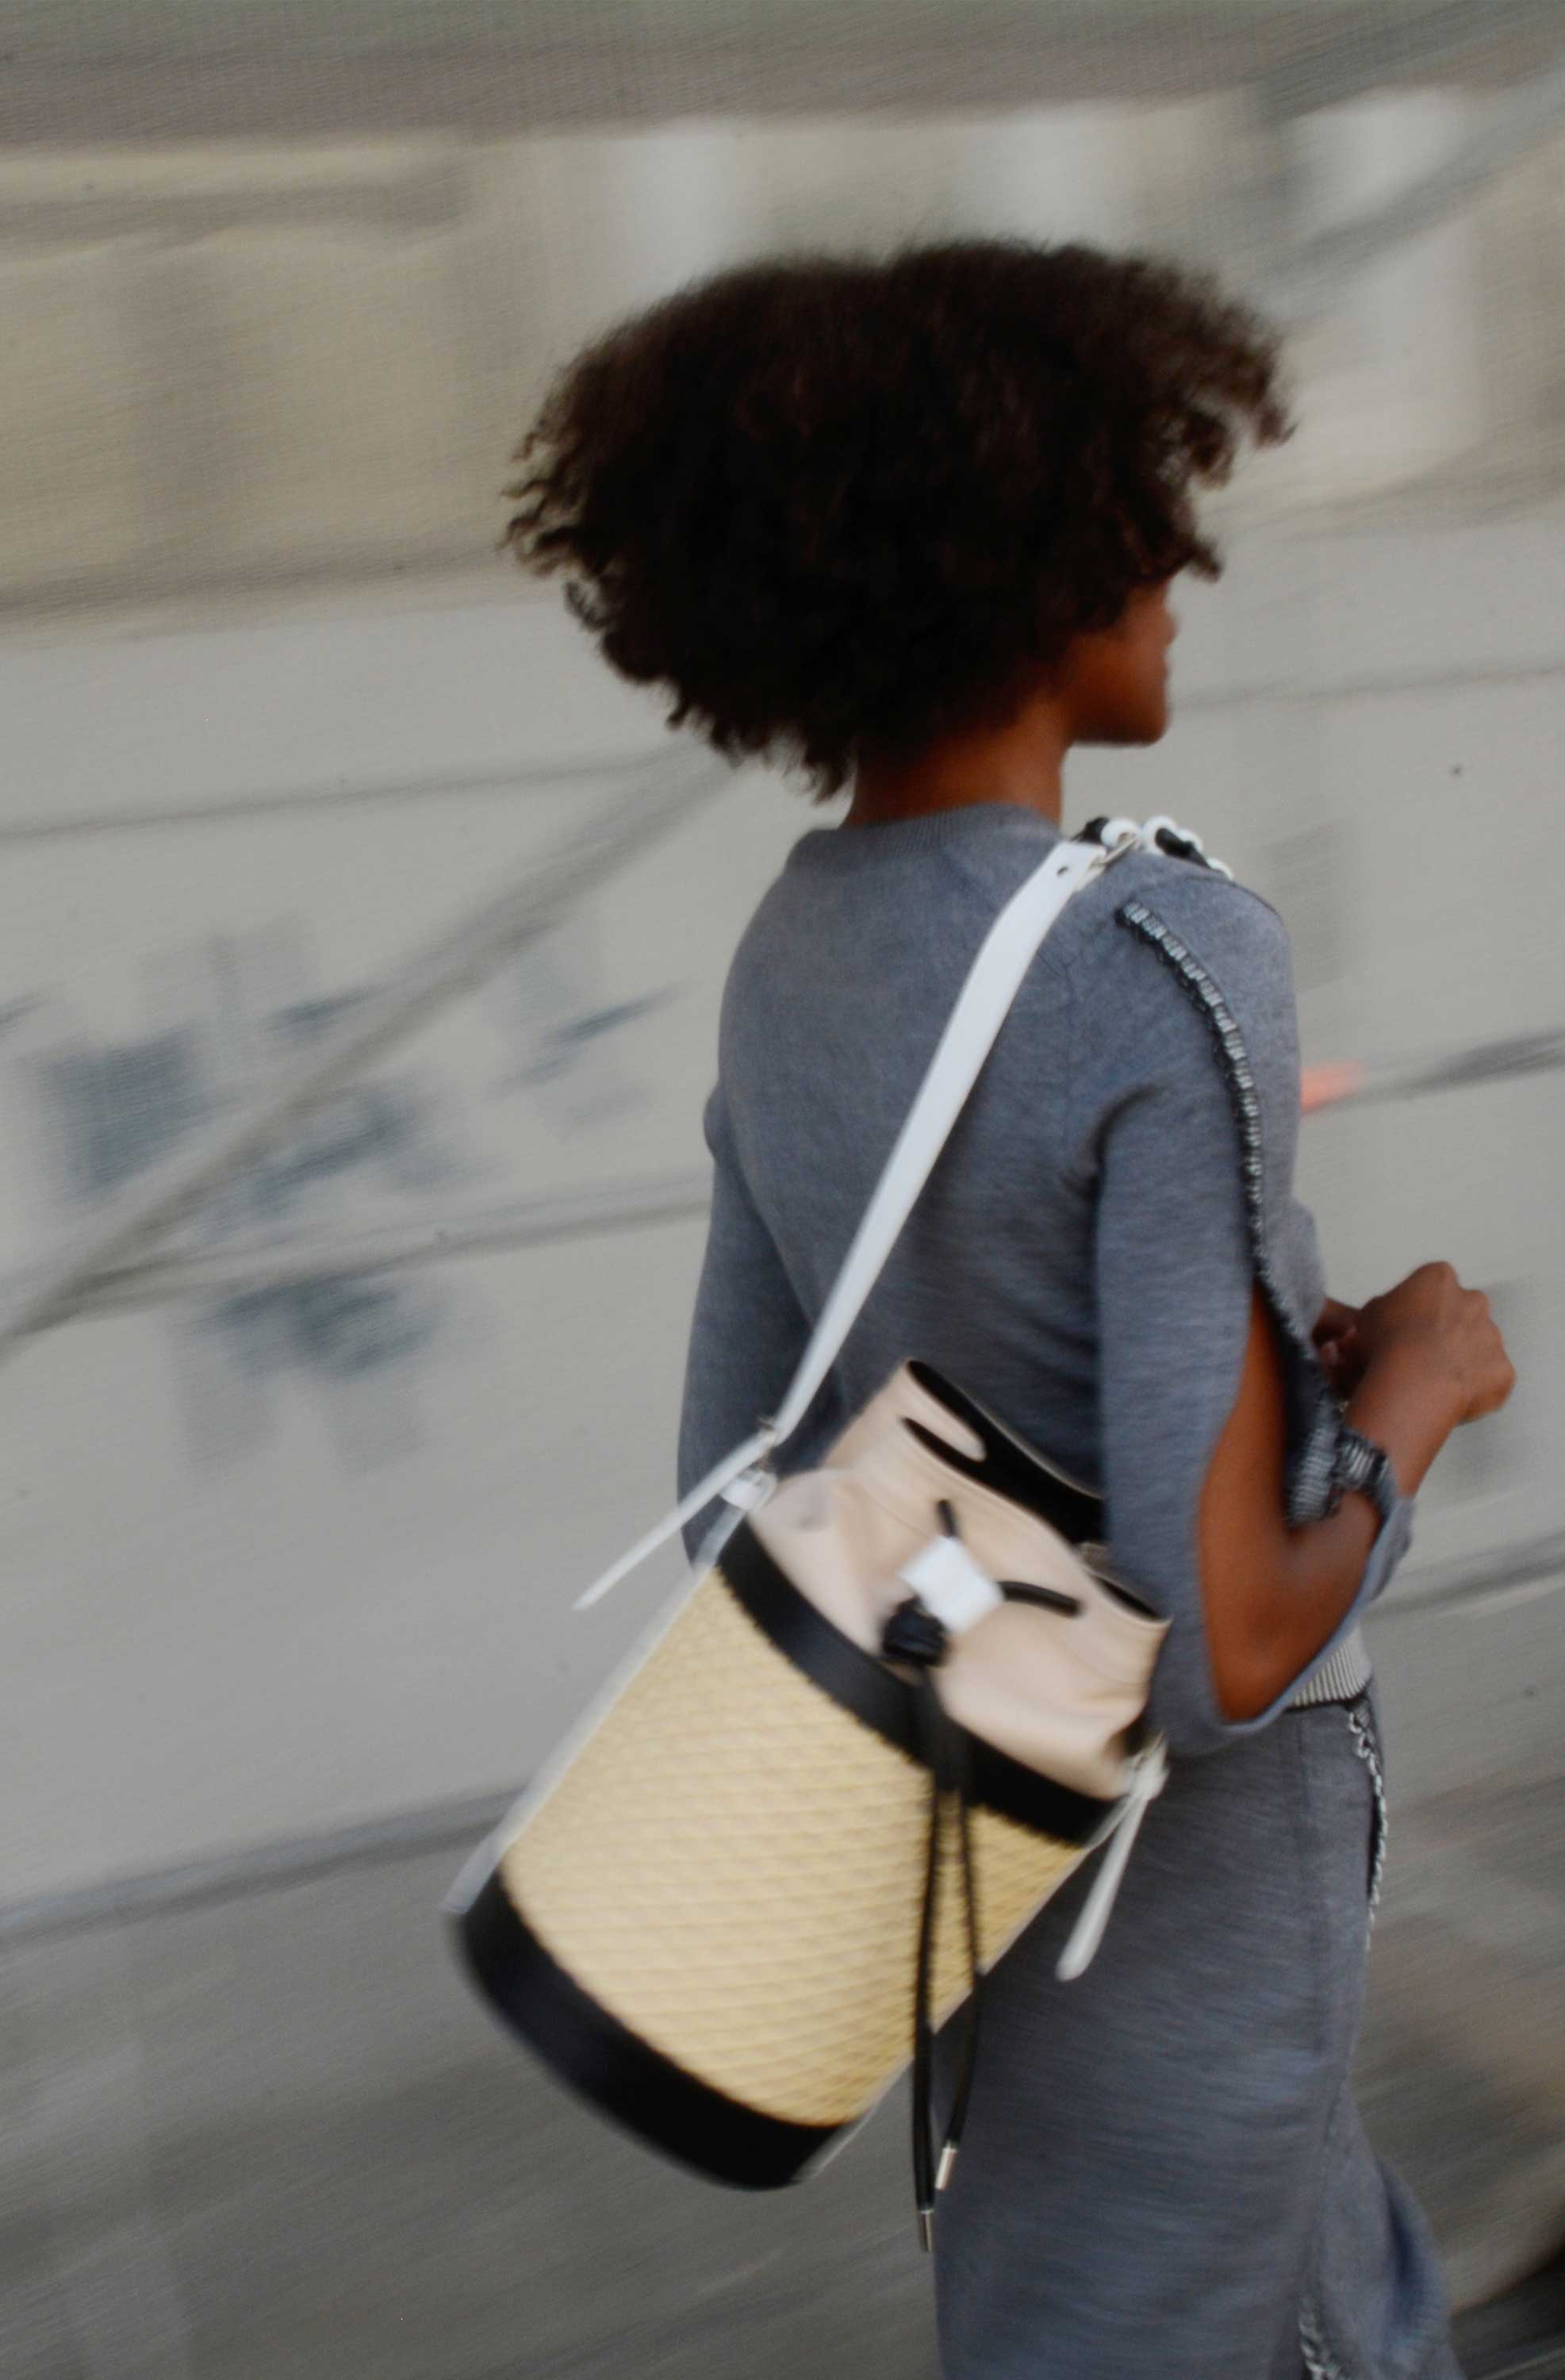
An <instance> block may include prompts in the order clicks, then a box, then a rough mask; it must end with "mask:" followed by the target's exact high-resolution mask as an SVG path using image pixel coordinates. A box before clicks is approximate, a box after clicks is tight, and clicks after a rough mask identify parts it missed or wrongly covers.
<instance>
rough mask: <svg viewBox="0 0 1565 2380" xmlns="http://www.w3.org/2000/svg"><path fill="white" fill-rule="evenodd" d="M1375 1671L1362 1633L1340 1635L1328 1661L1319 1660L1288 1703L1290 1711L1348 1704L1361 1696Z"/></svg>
mask: <svg viewBox="0 0 1565 2380" xmlns="http://www.w3.org/2000/svg"><path fill="white" fill-rule="evenodd" d="M1374 1674H1375V1672H1374V1670H1372V1669H1371V1668H1370V1664H1369V1655H1368V1653H1367V1651H1366V1650H1365V1642H1364V1634H1363V1632H1362V1630H1360V1629H1357V1628H1355V1629H1354V1630H1353V1633H1352V1634H1351V1635H1349V1636H1344V1637H1343V1639H1342V1642H1341V1644H1340V1645H1338V1647H1337V1650H1336V1651H1335V1652H1334V1653H1333V1654H1332V1656H1331V1658H1330V1659H1329V1660H1328V1661H1323V1662H1322V1663H1321V1665H1320V1667H1319V1669H1318V1670H1316V1671H1315V1672H1314V1674H1313V1676H1312V1677H1311V1678H1310V1679H1309V1681H1308V1682H1307V1684H1304V1685H1303V1686H1301V1687H1300V1689H1299V1691H1298V1693H1297V1694H1294V1695H1293V1696H1292V1699H1291V1700H1290V1702H1289V1705H1288V1707H1289V1709H1290V1710H1308V1709H1309V1708H1310V1707H1311V1706H1312V1705H1313V1704H1316V1703H1347V1702H1352V1700H1353V1696H1354V1695H1355V1694H1363V1692H1364V1690H1365V1686H1367V1685H1368V1683H1369V1681H1370V1679H1371V1678H1372V1677H1373V1676H1374Z"/></svg>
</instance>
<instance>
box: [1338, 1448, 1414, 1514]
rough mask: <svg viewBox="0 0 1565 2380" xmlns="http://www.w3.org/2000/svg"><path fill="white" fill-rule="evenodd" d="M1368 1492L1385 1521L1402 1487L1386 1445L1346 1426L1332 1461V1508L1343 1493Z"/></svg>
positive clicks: (1398, 1499)
mask: <svg viewBox="0 0 1565 2380" xmlns="http://www.w3.org/2000/svg"><path fill="white" fill-rule="evenodd" d="M1348 1495H1357V1496H1367V1497H1368V1499H1369V1500H1370V1502H1371V1503H1372V1504H1373V1505H1374V1507H1375V1509H1376V1511H1377V1512H1378V1513H1379V1515H1380V1518H1381V1520H1382V1521H1389V1519H1390V1517H1391V1515H1392V1513H1393V1512H1395V1511H1396V1509H1397V1506H1398V1505H1399V1504H1400V1503H1401V1488H1399V1487H1398V1485H1397V1475H1396V1473H1395V1472H1394V1471H1393V1470H1392V1468H1391V1458H1390V1456H1389V1454H1388V1453H1387V1451H1386V1450H1385V1448H1384V1447H1383V1446H1377V1445H1376V1443H1375V1440H1374V1439H1372V1438H1365V1435H1364V1432H1363V1431H1362V1430H1359V1429H1348V1428H1346V1427H1344V1428H1343V1431H1342V1434H1341V1438H1340V1439H1338V1442H1337V1454H1336V1460H1335V1461H1334V1462H1333V1463H1332V1465H1331V1509H1332V1511H1333V1512H1335V1511H1336V1509H1337V1507H1338V1505H1339V1504H1340V1503H1341V1500H1342V1499H1343V1497H1344V1496H1348Z"/></svg>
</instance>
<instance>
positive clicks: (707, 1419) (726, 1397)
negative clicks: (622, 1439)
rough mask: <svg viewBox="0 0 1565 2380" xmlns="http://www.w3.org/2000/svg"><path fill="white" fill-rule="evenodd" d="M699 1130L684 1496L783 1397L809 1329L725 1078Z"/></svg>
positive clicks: (694, 1529)
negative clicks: (762, 1203) (705, 1209)
mask: <svg viewBox="0 0 1565 2380" xmlns="http://www.w3.org/2000/svg"><path fill="white" fill-rule="evenodd" d="M705 1130H706V1139H707V1147H709V1148H710V1151H711V1155H712V1168H713V1171H712V1205H711V1220H710V1224H709V1225H708V1230H707V1248H706V1256H705V1258H704V1260H703V1262H702V1266H701V1277H700V1282H699V1285H698V1289H697V1292H696V1311H695V1314H694V1317H693V1318H692V1321H691V1326H690V1343H689V1349H688V1352H687V1354H686V1356H685V1397H684V1404H683V1408H682V1411H681V1415H680V1425H679V1487H680V1493H681V1495H684V1494H685V1493H686V1492H687V1491H688V1489H689V1488H691V1487H692V1486H693V1484H694V1483H695V1482H696V1481H697V1480H698V1479H701V1478H704V1477H705V1475H706V1474H707V1473H708V1472H709V1471H710V1470H711V1469H712V1467H713V1465H714V1464H715V1463H720V1462H721V1461H722V1457H723V1456H724V1455H725V1454H727V1453H728V1452H729V1451H731V1450H732V1449H733V1448H734V1447H735V1446H738V1445H739V1444H740V1443H741V1441H742V1440H743V1439H746V1438H748V1436H749V1434H750V1432H751V1431H752V1430H753V1429H754V1428H755V1427H756V1424H757V1422H758V1421H759V1420H760V1418H761V1416H762V1415H763V1414H766V1413H770V1412H772V1411H774V1410H775V1409H776V1407H777V1406H778V1405H779V1404H781V1403H782V1397H783V1393H784V1391H785V1390H786V1389H787V1386H788V1383H789V1381H790V1380H791V1379H792V1378H793V1376H794V1373H795V1370H796V1369H797V1367H798V1363H799V1358H800V1357H801V1356H802V1355H803V1354H804V1351H805V1342H806V1339H807V1335H808V1334H807V1324H806V1320H805V1315H804V1309H803V1307H802V1306H801V1305H800V1304H799V1301H798V1299H797V1297H796V1296H795V1293H794V1291H793V1288H792V1286H791V1284H790V1282H789V1280H788V1277H787V1274H786V1273H785V1272H784V1271H783V1269H782V1258H781V1257H780V1256H779V1255H778V1253H777V1245H776V1243H775V1241H774V1240H773V1239H772V1236H771V1234H770V1232H769V1231H768V1230H767V1227H766V1225H765V1223H764V1222H763V1221H762V1220H761V1219H760V1217H759V1215H758V1213H757V1212H756V1208H755V1204H754V1202H753V1200H752V1199H751V1196H750V1194H749V1191H748V1189H747V1187H746V1182H745V1177H744V1173H743V1171H742V1170H741V1167H740V1164H739V1158H738V1152H737V1151H736V1149H735V1148H734V1137H733V1134H732V1131H731V1129H730V1126H729V1122H728V1114H727V1110H726V1107H725V1104H724V1100H723V1094H722V1084H721V1083H719V1085H718V1087H717V1088H716V1089H715V1090H714V1091H713V1092H712V1094H711V1097H710V1099H709V1100H708V1101H707V1109H706V1117H705ZM721 1510H722V1507H721V1506H717V1507H710V1506H709V1508H708V1509H707V1511H706V1512H700V1513H698V1514H697V1516H696V1518H695V1519H694V1520H693V1521H692V1522H691V1523H690V1524H689V1526H688V1527H687V1528H686V1529H685V1551H686V1552H687V1553H688V1555H689V1556H690V1559H691V1560H695V1558H696V1555H697V1552H698V1548H699V1547H700V1543H701V1540H702V1538H703V1537H704V1536H705V1535H706V1533H707V1531H708V1529H709V1528H710V1525H711V1521H712V1518H713V1513H714V1511H721Z"/></svg>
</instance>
